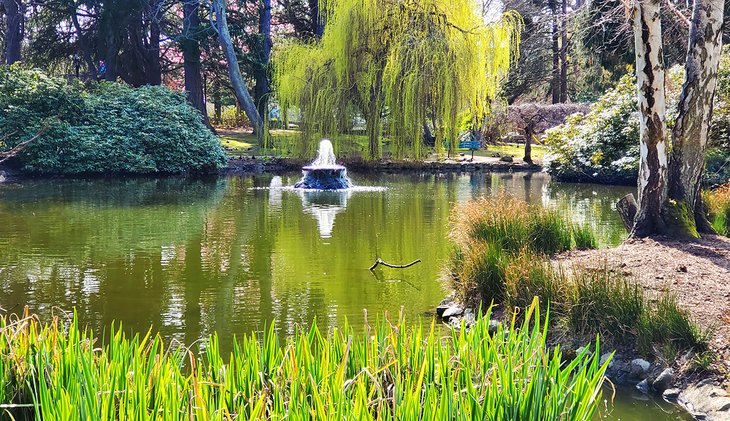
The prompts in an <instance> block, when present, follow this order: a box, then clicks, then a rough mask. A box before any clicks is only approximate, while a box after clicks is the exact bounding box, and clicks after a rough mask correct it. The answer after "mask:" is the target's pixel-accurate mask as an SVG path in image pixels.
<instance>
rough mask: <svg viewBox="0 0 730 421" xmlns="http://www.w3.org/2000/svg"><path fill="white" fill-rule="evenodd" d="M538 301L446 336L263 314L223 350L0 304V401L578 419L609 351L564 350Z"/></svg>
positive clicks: (227, 415) (213, 412)
mask: <svg viewBox="0 0 730 421" xmlns="http://www.w3.org/2000/svg"><path fill="white" fill-rule="evenodd" d="M540 314H541V312H540V310H539V305H537V304H536V303H535V304H534V305H533V306H531V307H530V308H529V309H528V311H527V313H526V314H525V317H524V321H523V322H521V323H520V324H516V322H515V321H513V322H512V324H511V325H509V326H507V327H506V328H505V327H502V326H500V327H499V328H498V330H497V332H496V333H495V334H493V335H490V333H489V316H490V315H489V311H487V314H486V315H485V316H484V317H482V318H479V319H478V320H477V322H476V324H475V325H474V326H473V327H471V328H470V329H468V330H467V329H461V330H452V331H451V334H450V335H448V336H446V337H440V336H439V335H437V333H436V329H435V325H434V324H433V323H432V324H431V325H430V327H429V328H427V329H423V328H422V327H420V326H417V327H413V328H407V326H406V324H405V322H404V321H403V320H400V321H399V322H397V323H394V324H392V323H388V322H385V321H383V322H379V323H377V324H375V325H373V326H368V327H366V330H365V332H364V333H362V334H356V333H355V332H354V331H353V330H352V329H351V328H350V327H349V326H347V325H345V326H343V327H342V328H341V329H335V330H334V331H332V332H331V333H330V334H329V335H325V334H323V333H322V332H320V331H319V329H318V328H317V326H316V323H315V324H314V326H312V327H311V328H310V329H309V330H304V329H299V330H297V331H296V333H295V334H294V336H292V337H290V338H288V339H287V340H285V341H284V342H279V339H278V336H277V333H276V331H275V330H274V328H273V326H272V327H271V328H270V329H268V330H267V331H266V333H265V334H264V335H263V336H261V337H257V336H246V337H244V338H241V339H240V340H239V341H236V345H235V347H234V348H233V351H232V352H231V353H230V354H229V355H222V354H221V352H220V350H219V347H218V339H217V336H216V335H215V334H214V335H213V336H211V337H210V339H209V340H208V341H207V342H206V344H205V345H206V346H205V351H204V352H203V353H202V354H196V353H194V352H193V351H189V350H188V349H187V348H184V347H169V346H167V345H166V344H164V343H163V341H162V339H161V338H160V336H151V335H149V334H148V335H146V336H139V335H135V336H133V337H131V338H129V337H127V336H126V335H125V334H124V333H122V329H121V328H119V329H114V328H112V332H113V334H112V335H111V336H110V337H108V338H106V339H101V338H99V337H97V336H95V335H94V334H93V333H92V332H90V331H88V330H82V329H81V328H80V327H79V325H78V323H77V322H76V321H75V320H74V321H73V322H72V323H70V325H68V326H64V325H63V324H62V323H61V322H59V321H58V320H54V321H53V322H52V323H49V324H41V323H40V322H39V321H38V320H37V319H36V318H34V317H25V318H23V319H22V320H17V319H13V320H12V321H11V320H10V319H8V318H5V317H3V318H0V358H1V359H2V360H3V362H4V364H6V365H5V367H9V372H8V371H7V370H6V371H0V375H2V377H0V382H2V385H4V386H7V387H9V389H8V390H10V395H5V397H4V398H3V399H4V400H3V401H0V402H2V403H5V404H11V405H10V406H7V405H5V411H6V413H5V415H14V416H20V415H21V414H20V413H21V410H20V409H19V408H18V407H17V405H30V406H31V407H30V408H29V412H31V413H32V415H33V416H34V417H35V418H36V419H41V418H42V419H44V420H82V419H97V420H117V419H135V420H147V419H150V420H151V419H160V420H189V419H201V420H208V419H211V420H224V419H250V420H254V419H294V420H305V419H322V420H327V419H331V420H342V419H378V420H395V419H400V420H417V419H422V420H444V419H453V420H456V419H463V420H468V419H495V420H502V419H519V420H528V421H529V420H541V421H542V420H570V421H573V420H575V421H577V420H585V421H588V420H591V419H593V418H592V417H593V416H594V414H595V412H596V410H597V408H598V405H599V404H600V402H601V386H602V383H603V378H604V377H603V375H604V372H605V369H606V367H607V364H608V362H605V363H604V364H603V365H600V364H599V355H600V354H601V352H600V349H599V348H598V341H596V347H595V348H594V349H589V348H586V349H585V350H583V351H582V352H581V353H579V354H578V355H577V357H576V358H574V359H573V360H572V361H570V362H567V363H565V362H563V356H562V355H561V352H560V349H559V348H554V349H550V348H548V347H547V346H546V342H545V336H546V327H547V320H545V319H543V318H541V316H540ZM13 404H14V405H16V406H15V407H12V405H13ZM1 417H2V415H0V418H1Z"/></svg>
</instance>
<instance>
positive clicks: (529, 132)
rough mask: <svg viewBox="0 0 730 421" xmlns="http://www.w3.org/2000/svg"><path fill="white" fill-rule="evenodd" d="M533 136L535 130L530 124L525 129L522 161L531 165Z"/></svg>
mask: <svg viewBox="0 0 730 421" xmlns="http://www.w3.org/2000/svg"><path fill="white" fill-rule="evenodd" d="M534 136H535V129H534V128H533V127H532V124H528V125H527V127H525V156H524V158H522V160H523V161H525V162H527V163H529V164H532V138H533V137H534Z"/></svg>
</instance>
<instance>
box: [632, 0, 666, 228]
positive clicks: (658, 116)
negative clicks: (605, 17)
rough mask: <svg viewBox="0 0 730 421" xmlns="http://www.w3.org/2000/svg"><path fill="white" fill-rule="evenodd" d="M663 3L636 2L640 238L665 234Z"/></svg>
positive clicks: (656, 0)
mask: <svg viewBox="0 0 730 421" xmlns="http://www.w3.org/2000/svg"><path fill="white" fill-rule="evenodd" d="M659 8H660V0H634V2H633V5H632V15H633V16H632V17H633V26H634V41H635V44H636V82H637V87H638V98H639V111H640V113H639V114H640V118H639V119H640V135H639V142H640V157H641V158H640V159H641V160H640V164H639V183H638V184H639V212H638V214H637V216H636V221H635V224H634V234H635V235H637V236H646V235H652V234H655V233H659V232H662V231H664V223H663V220H662V212H661V211H662V206H663V204H664V200H665V198H666V191H667V136H666V132H667V130H666V105H665V92H664V59H663V53H662V38H661V36H662V26H661V20H660V14H659Z"/></svg>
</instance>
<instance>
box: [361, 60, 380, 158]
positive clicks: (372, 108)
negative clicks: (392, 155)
mask: <svg viewBox="0 0 730 421" xmlns="http://www.w3.org/2000/svg"><path fill="white" fill-rule="evenodd" d="M382 81H383V70H382V67H380V70H378V71H377V74H376V75H375V85H374V86H373V87H372V88H371V89H370V98H369V100H368V115H367V116H366V117H367V122H366V126H365V131H366V134H367V138H368V159H370V160H375V159H378V158H380V156H381V155H380V152H381V151H380V134H381V131H382V128H383V123H382V121H381V119H380V116H381V112H382V108H383V101H382V98H381V94H380V88H381V84H382Z"/></svg>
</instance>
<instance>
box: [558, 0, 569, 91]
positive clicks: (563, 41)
mask: <svg viewBox="0 0 730 421" xmlns="http://www.w3.org/2000/svg"><path fill="white" fill-rule="evenodd" d="M562 6H563V8H562V12H563V13H562V16H561V19H560V102H561V103H565V102H568V2H567V0H563V5H562Z"/></svg>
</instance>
